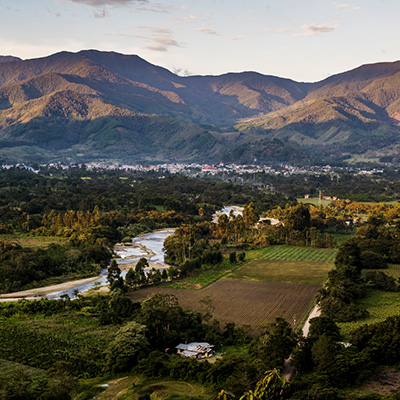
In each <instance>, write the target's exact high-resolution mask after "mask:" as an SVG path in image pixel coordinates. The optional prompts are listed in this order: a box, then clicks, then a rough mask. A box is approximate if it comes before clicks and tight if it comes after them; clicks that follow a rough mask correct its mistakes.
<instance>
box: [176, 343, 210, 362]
mask: <svg viewBox="0 0 400 400" xmlns="http://www.w3.org/2000/svg"><path fill="white" fill-rule="evenodd" d="M175 348H176V350H177V352H178V354H180V355H181V356H182V357H187V358H197V359H201V358H209V357H211V356H213V355H214V346H213V345H212V344H209V343H198V342H192V343H189V344H182V343H181V344H178V346H176V347H175Z"/></svg>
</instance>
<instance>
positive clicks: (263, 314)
mask: <svg viewBox="0 0 400 400" xmlns="http://www.w3.org/2000/svg"><path fill="white" fill-rule="evenodd" d="M320 287H321V286H320V285H296V284H290V283H279V282H246V281H238V280H227V279H221V280H219V281H217V282H215V283H213V284H212V285H210V286H208V287H206V288H204V289H202V290H184V289H168V288H161V287H153V288H145V289H141V290H137V291H134V292H131V293H130V294H129V297H130V299H131V300H132V301H140V300H143V299H145V298H146V297H147V296H149V295H151V294H152V293H167V294H173V295H175V296H177V298H178V301H179V304H180V305H181V306H182V307H183V308H184V309H191V310H194V311H204V308H203V306H202V304H201V303H200V300H201V299H203V298H205V297H206V296H208V297H210V298H211V300H212V302H213V305H214V306H215V310H214V318H216V319H217V320H219V321H220V322H221V324H222V325H224V324H225V323H227V322H235V324H236V325H238V326H240V325H250V326H251V327H253V328H256V327H257V326H259V325H260V324H262V323H264V322H271V321H273V320H274V319H275V318H276V317H278V316H282V317H284V318H286V319H287V320H288V321H289V322H290V323H291V324H292V325H293V324H294V320H295V325H297V324H298V322H299V321H300V320H301V318H302V317H303V316H304V315H305V313H306V312H307V311H308V310H309V308H310V307H311V305H312V303H313V301H314V298H315V295H316V293H317V291H318V289H320Z"/></svg>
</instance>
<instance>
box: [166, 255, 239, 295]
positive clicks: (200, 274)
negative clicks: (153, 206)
mask: <svg viewBox="0 0 400 400" xmlns="http://www.w3.org/2000/svg"><path fill="white" fill-rule="evenodd" d="M236 268H238V266H237V265H231V264H230V263H229V261H228V260H227V259H225V260H224V261H223V262H222V263H221V264H219V265H216V266H214V267H211V268H209V269H205V270H201V271H196V272H195V273H194V275H192V276H189V277H187V278H183V279H179V280H177V281H174V282H170V283H163V284H161V285H160V286H161V287H166V288H170V289H171V288H174V289H203V288H205V287H207V286H208V285H211V284H212V283H214V282H216V281H217V280H218V279H221V278H223V277H224V276H226V275H227V274H229V273H230V272H232V271H234V270H235V269H236Z"/></svg>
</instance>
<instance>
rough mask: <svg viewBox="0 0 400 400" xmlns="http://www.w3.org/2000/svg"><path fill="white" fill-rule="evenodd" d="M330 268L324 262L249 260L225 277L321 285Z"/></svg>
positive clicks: (331, 265)
mask: <svg viewBox="0 0 400 400" xmlns="http://www.w3.org/2000/svg"><path fill="white" fill-rule="evenodd" d="M332 268H333V264H332V263H326V262H315V261H283V260H279V261H278V260H263V259H261V260H251V261H249V262H247V263H246V264H244V265H242V266H241V267H240V268H239V269H237V270H235V271H233V272H232V273H230V274H229V275H227V276H226V277H225V279H235V280H241V281H260V282H283V283H298V284H311V285H322V284H323V283H324V281H325V280H326V279H327V277H328V272H329V271H330V270H331V269H332Z"/></svg>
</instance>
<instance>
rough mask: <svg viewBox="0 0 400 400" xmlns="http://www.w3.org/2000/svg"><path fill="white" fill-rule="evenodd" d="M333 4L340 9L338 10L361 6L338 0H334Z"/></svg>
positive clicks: (353, 8)
mask: <svg viewBox="0 0 400 400" xmlns="http://www.w3.org/2000/svg"><path fill="white" fill-rule="evenodd" d="M333 5H334V6H335V7H336V8H337V9H338V10H353V11H355V10H359V9H360V7H355V6H352V5H351V4H348V3H338V2H336V1H335V2H334V3H333Z"/></svg>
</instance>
